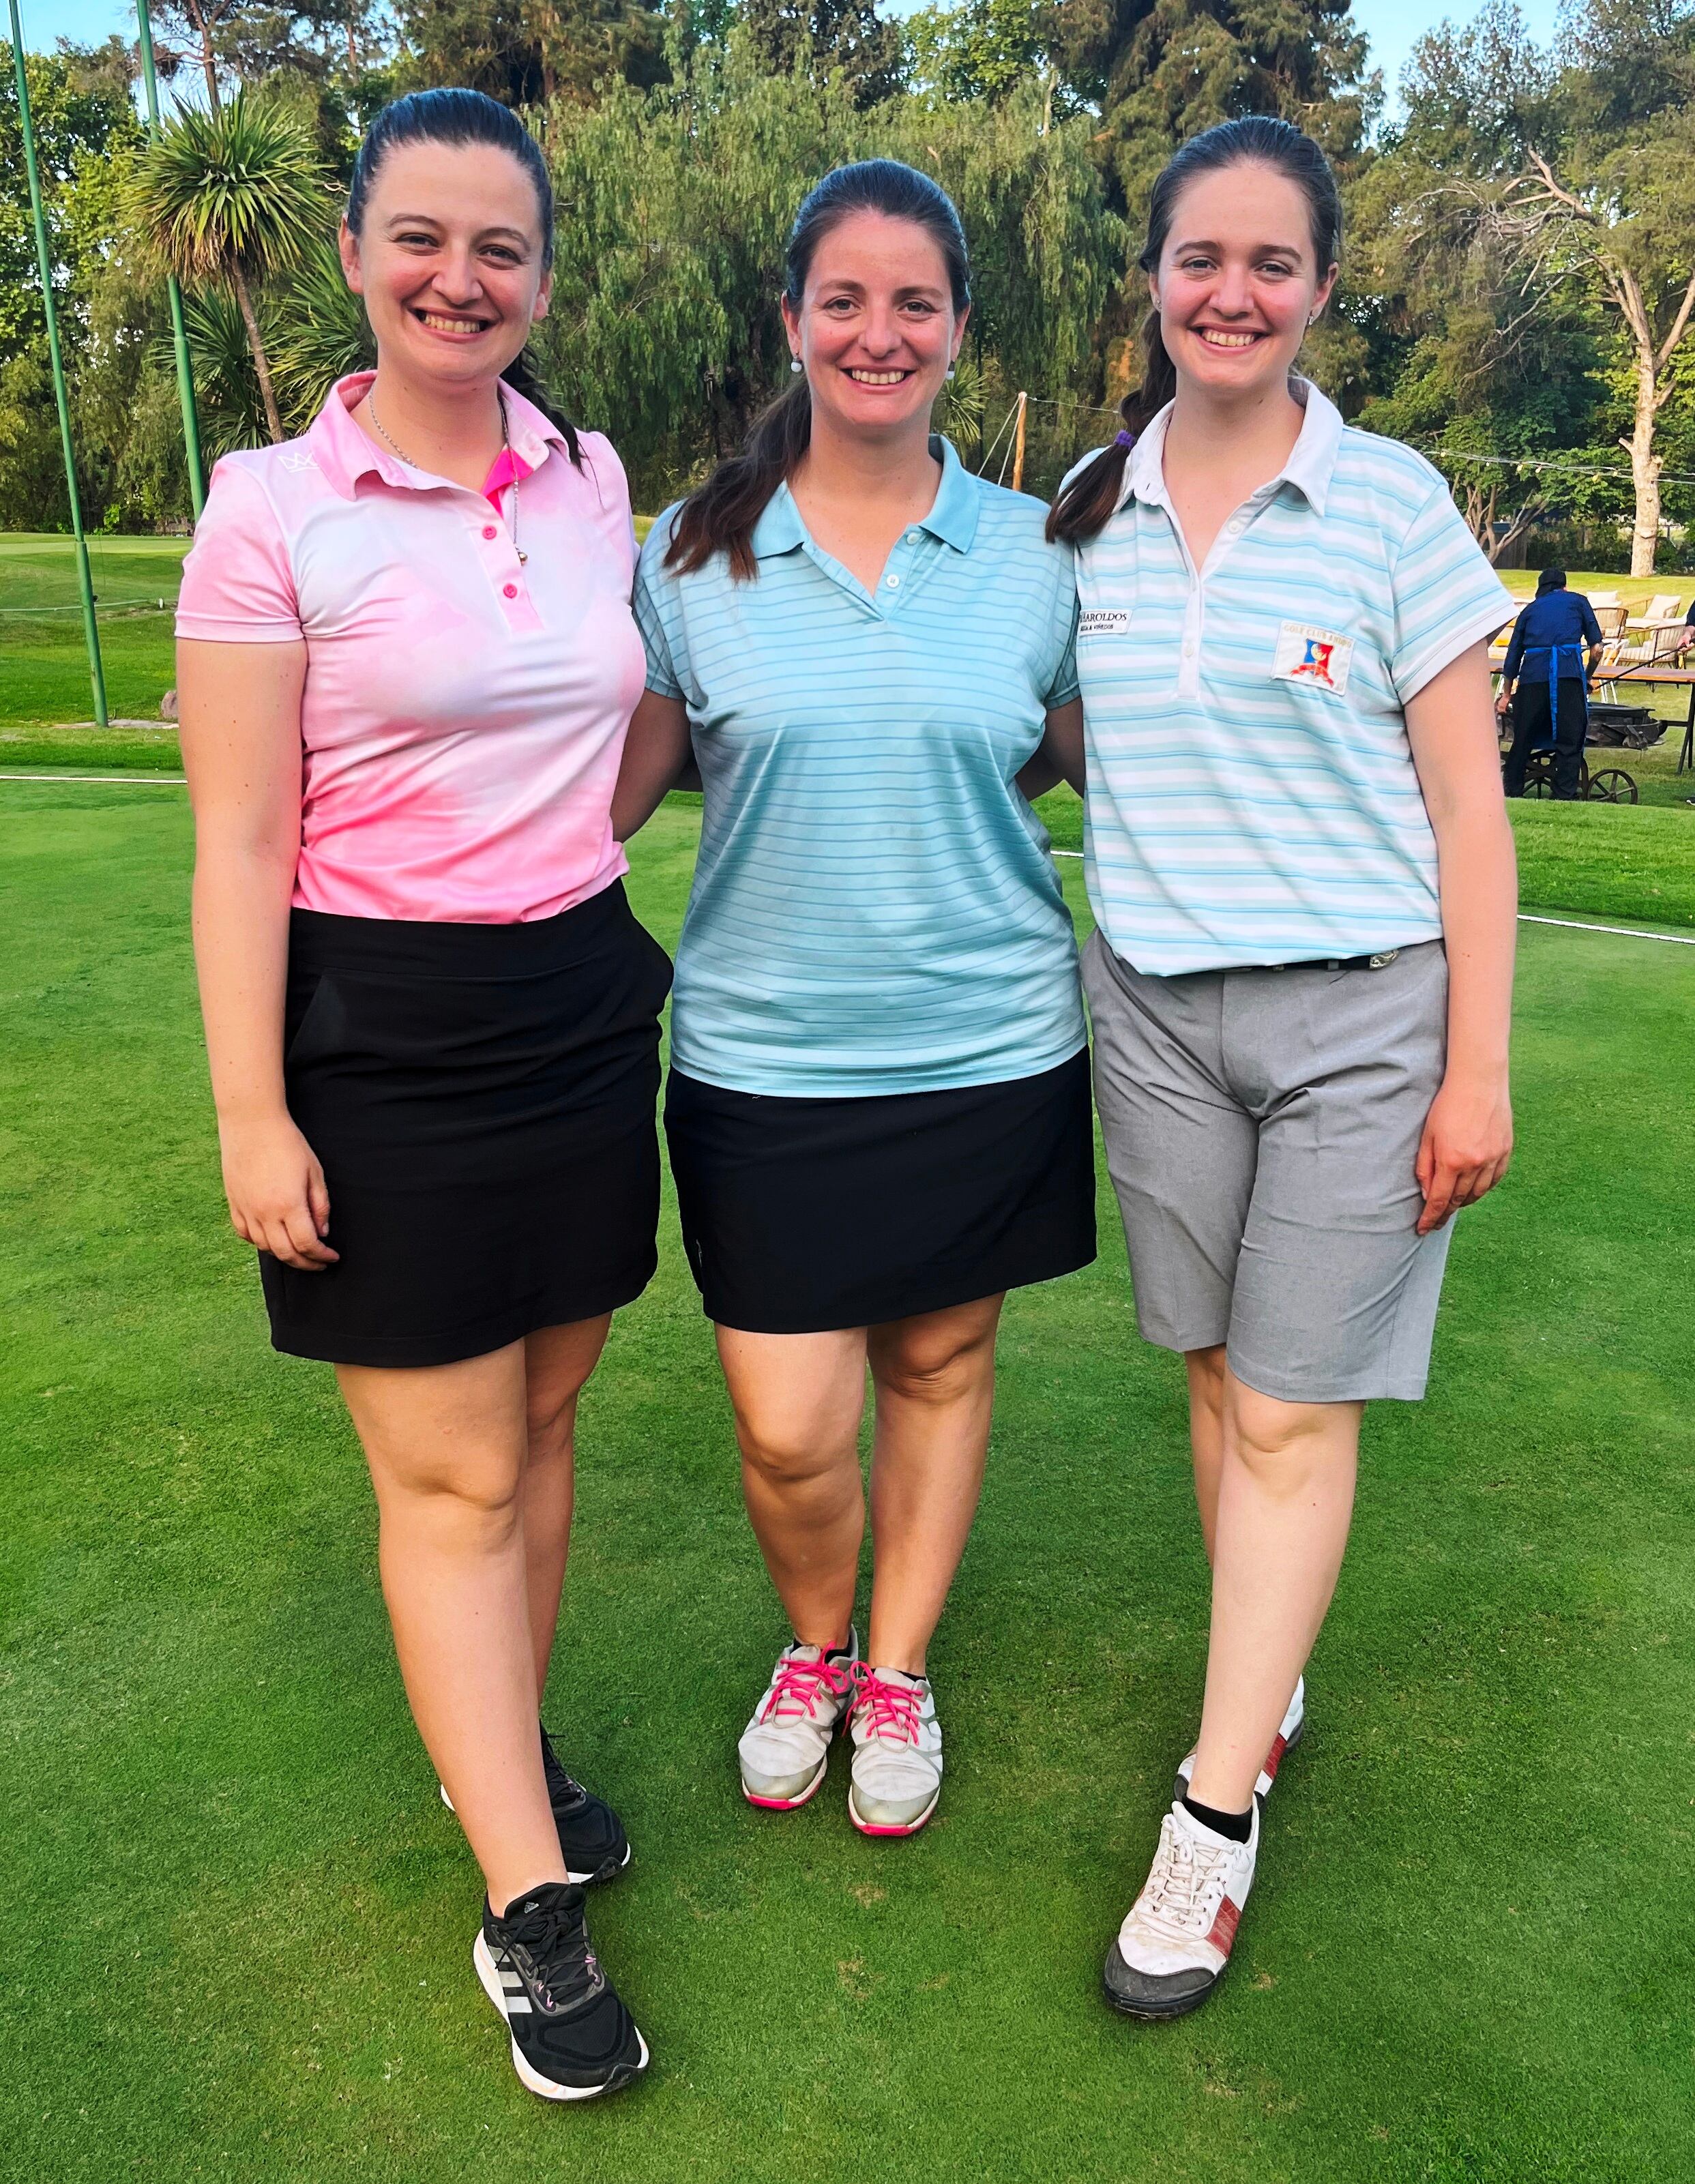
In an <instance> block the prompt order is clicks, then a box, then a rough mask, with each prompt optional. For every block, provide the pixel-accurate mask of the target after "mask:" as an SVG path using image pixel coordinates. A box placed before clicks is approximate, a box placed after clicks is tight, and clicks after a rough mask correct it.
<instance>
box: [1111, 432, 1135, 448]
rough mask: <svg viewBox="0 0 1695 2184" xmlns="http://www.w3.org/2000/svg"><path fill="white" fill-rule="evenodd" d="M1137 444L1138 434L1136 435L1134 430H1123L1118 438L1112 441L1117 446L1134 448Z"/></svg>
mask: <svg viewBox="0 0 1695 2184" xmlns="http://www.w3.org/2000/svg"><path fill="white" fill-rule="evenodd" d="M1135 444H1136V436H1135V433H1134V432H1128V431H1126V432H1120V433H1119V434H1118V437H1117V438H1116V439H1115V440H1114V441H1113V443H1112V445H1113V446H1114V447H1115V448H1133V447H1135Z"/></svg>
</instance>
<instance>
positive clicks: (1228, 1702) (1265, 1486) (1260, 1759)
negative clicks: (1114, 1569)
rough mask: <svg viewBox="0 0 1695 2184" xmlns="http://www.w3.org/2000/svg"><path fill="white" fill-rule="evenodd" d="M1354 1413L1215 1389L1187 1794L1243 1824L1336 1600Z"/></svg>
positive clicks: (1353, 1456) (1355, 1441)
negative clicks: (1218, 1399)
mask: <svg viewBox="0 0 1695 2184" xmlns="http://www.w3.org/2000/svg"><path fill="white" fill-rule="evenodd" d="M1363 1411H1364V1405H1363V1403H1285V1402H1280V1401H1277V1400H1276V1398H1275V1397H1274V1396H1262V1395H1260V1394H1258V1393H1257V1391H1256V1390H1253V1389H1252V1388H1249V1387H1246V1386H1245V1385H1243V1383H1242V1382H1241V1381H1240V1380H1238V1379H1236V1377H1235V1374H1234V1373H1229V1372H1228V1371H1227V1372H1226V1373H1225V1378H1224V1451H1223V1463H1222V1465H1221V1467H1220V1471H1219V1479H1218V1533H1217V1540H1216V1545H1215V1548H1214V1553H1213V1631H1212V1640H1211V1643H1210V1646H1209V1647H1208V1650H1207V1697H1206V1702H1205V1705H1204V1707H1203V1708H1202V1714H1201V1742H1200V1747H1199V1751H1198V1754H1197V1756H1196V1762H1195V1774H1194V1779H1193V1781H1192V1783H1191V1786H1190V1795H1191V1796H1192V1797H1194V1798H1195V1799H1196V1802H1198V1803H1201V1804H1203V1805H1211V1806H1213V1808H1215V1809H1216V1810H1218V1811H1219V1812H1223V1813H1243V1812H1246V1810H1247V1809H1248V1807H1249V1805H1250V1803H1251V1802H1252V1797H1253V1786H1254V1780H1255V1777H1256V1776H1257V1775H1258V1773H1259V1770H1260V1768H1261V1766H1262V1765H1263V1763H1264V1759H1265V1755H1266V1753H1267V1752H1268V1751H1269V1750H1270V1749H1271V1744H1272V1740H1273V1739H1274V1737H1275V1736H1276V1734H1277V1727H1278V1724H1279V1723H1280V1721H1281V1719H1282V1718H1283V1713H1284V1709H1285V1708H1286V1707H1287V1705H1288V1703H1289V1701H1290V1697H1291V1694H1292V1693H1293V1691H1294V1689H1295V1683H1296V1678H1297V1677H1298V1676H1299V1675H1300V1674H1301V1672H1302V1669H1303V1668H1304V1667H1305V1666H1306V1663H1307V1655H1308V1653H1310V1652H1311V1651H1312V1649H1313V1641H1314V1640H1315V1639H1316V1638H1317V1636H1318V1635H1319V1628H1320V1626H1321V1625H1322V1624H1323V1622H1324V1615H1325V1612H1326V1610H1327V1609H1328V1608H1329V1607H1330V1596H1331V1594H1332V1593H1333V1592H1334V1591H1335V1584H1336V1576H1337V1573H1338V1572H1339V1571H1340V1569H1341V1561H1342V1552H1343V1549H1344V1548H1345V1547H1346V1546H1347V1535H1348V1524H1349V1522H1350V1520H1351V1518H1352V1514H1353V1490H1354V1479H1355V1474H1356V1472H1357V1470H1358V1457H1359V1422H1360V1418H1361V1415H1362V1414H1363Z"/></svg>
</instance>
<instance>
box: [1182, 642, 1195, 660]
mask: <svg viewBox="0 0 1695 2184" xmlns="http://www.w3.org/2000/svg"><path fill="white" fill-rule="evenodd" d="M1194 655H1195V640H1194V638H1192V637H1191V638H1190V639H1189V641H1188V643H1186V644H1185V646H1184V648H1183V657H1184V658H1185V660H1191V659H1193V657H1194Z"/></svg>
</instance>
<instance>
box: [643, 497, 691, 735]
mask: <svg viewBox="0 0 1695 2184" xmlns="http://www.w3.org/2000/svg"><path fill="white" fill-rule="evenodd" d="M681 506H682V503H681V502H680V501H679V502H677V503H675V504H673V505H672V507H670V508H668V509H666V511H665V513H664V515H661V517H660V518H659V519H658V521H656V522H655V525H654V526H653V528H652V530H651V531H650V532H649V533H648V535H647V543H646V545H644V547H643V548H642V551H641V559H640V560H638V562H637V564H636V588H635V597H634V599H633V605H634V608H635V616H636V627H638V629H639V630H640V632H641V633H642V643H643V644H644V646H645V648H646V649H647V687H648V688H649V689H650V690H651V691H652V692H653V693H654V694H655V696H657V697H661V698H683V697H686V696H687V692H686V691H685V690H684V688H683V684H682V682H681V681H680V679H679V675H680V673H681V672H682V671H686V670H687V668H688V665H689V647H688V635H687V632H686V631H685V629H684V627H683V614H682V600H681V599H680V597H679V595H678V592H677V574H676V571H674V570H671V569H667V568H666V565H665V552H666V547H667V546H668V545H669V544H670V543H671V533H672V525H673V523H674V522H675V521H676V517H677V509H678V508H680V507H681Z"/></svg>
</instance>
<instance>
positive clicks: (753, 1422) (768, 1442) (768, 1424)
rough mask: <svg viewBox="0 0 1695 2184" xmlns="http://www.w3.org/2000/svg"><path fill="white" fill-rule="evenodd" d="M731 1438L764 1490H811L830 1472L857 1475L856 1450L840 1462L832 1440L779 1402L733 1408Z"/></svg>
mask: <svg viewBox="0 0 1695 2184" xmlns="http://www.w3.org/2000/svg"><path fill="white" fill-rule="evenodd" d="M736 1439H737V1440H738V1441H739V1443H740V1445H741V1451H742V1462H743V1463H744V1465H745V1466H746V1468H747V1469H748V1470H749V1471H750V1472H751V1473H752V1474H754V1476H755V1477H756V1479H760V1480H761V1482H762V1483H763V1484H764V1485H767V1486H772V1487H778V1488H783V1487H796V1486H810V1485H817V1483H818V1482H819V1481H820V1480H822V1479H828V1478H829V1477H830V1476H831V1474H833V1473H836V1472H841V1473H843V1474H844V1475H846V1474H847V1473H848V1472H851V1474H852V1475H853V1477H854V1478H855V1479H857V1478H858V1476H859V1463H858V1457H857V1453H856V1452H855V1453H854V1454H852V1455H851V1456H850V1457H848V1459H847V1460H846V1462H844V1457H843V1452H842V1451H841V1450H840V1449H839V1448H838V1447H836V1446H834V1445H833V1444H834V1440H835V1439H836V1436H835V1435H832V1434H830V1433H828V1431H827V1430H826V1429H824V1428H823V1426H822V1424H821V1423H820V1422H818V1421H817V1420H815V1419H812V1418H807V1417H806V1416H804V1415H803V1414H801V1413H800V1412H796V1411H794V1410H792V1409H787V1408H785V1407H783V1405H782V1404H780V1403H771V1404H761V1405H750V1404H746V1403H739V1404H738V1405H737V1407H736Z"/></svg>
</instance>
